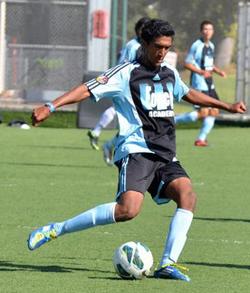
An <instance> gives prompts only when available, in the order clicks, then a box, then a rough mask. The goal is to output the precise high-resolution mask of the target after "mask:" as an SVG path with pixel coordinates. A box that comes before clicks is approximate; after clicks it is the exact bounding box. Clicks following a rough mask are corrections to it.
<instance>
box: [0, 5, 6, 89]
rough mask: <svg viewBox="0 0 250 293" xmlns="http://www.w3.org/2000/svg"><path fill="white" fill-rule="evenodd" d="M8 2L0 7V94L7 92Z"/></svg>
mask: <svg viewBox="0 0 250 293" xmlns="http://www.w3.org/2000/svg"><path fill="white" fill-rule="evenodd" d="M5 33H6V2H5V1H1V6H0V93H1V92H3V91H4V90H5V69H6V67H5V52H6V36H5Z"/></svg>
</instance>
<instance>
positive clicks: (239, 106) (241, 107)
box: [230, 102, 247, 114]
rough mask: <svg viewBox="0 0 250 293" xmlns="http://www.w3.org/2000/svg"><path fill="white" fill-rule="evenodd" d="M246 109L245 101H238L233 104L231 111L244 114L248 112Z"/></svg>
mask: <svg viewBox="0 0 250 293" xmlns="http://www.w3.org/2000/svg"><path fill="white" fill-rule="evenodd" d="M246 109H247V108H246V105H245V104H244V103H243V102H238V103H235V104H232V105H231V108H230V112H231V113H241V114H243V113H245V112H246Z"/></svg>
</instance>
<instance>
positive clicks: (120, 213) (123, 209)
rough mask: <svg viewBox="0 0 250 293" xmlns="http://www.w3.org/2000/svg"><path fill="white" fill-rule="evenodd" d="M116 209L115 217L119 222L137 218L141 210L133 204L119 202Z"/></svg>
mask: <svg viewBox="0 0 250 293" xmlns="http://www.w3.org/2000/svg"><path fill="white" fill-rule="evenodd" d="M116 207H117V208H116V211H115V219H116V221H117V222H124V221H129V220H132V219H133V218H135V217H136V216H137V215H138V214H139V212H140V210H139V209H137V208H135V207H133V206H125V205H119V204H117V206H116Z"/></svg>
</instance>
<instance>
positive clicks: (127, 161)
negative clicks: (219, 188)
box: [116, 153, 189, 204]
mask: <svg viewBox="0 0 250 293" xmlns="http://www.w3.org/2000/svg"><path fill="white" fill-rule="evenodd" d="M116 165H117V166H118V169H119V181H118V190H117V195H116V200H118V198H119V197H120V195H121V194H122V193H124V192H126V191H129V190H133V191H138V192H141V193H143V194H144V193H145V192H146V191H148V192H149V193H150V194H151V196H152V198H153V200H154V201H155V202H156V203H157V204H163V203H167V202H169V201H170V199H168V198H164V196H163V192H162V191H163V190H165V188H166V187H167V185H168V184H169V183H170V182H171V181H173V180H174V179H176V178H179V177H188V178H189V176H188V175H187V173H186V171H185V170H184V169H183V168H182V166H181V164H180V163H179V161H173V162H167V161H166V160H164V159H162V158H160V157H159V156H157V155H155V154H150V153H135V154H129V155H128V156H126V157H125V158H123V159H121V160H120V161H118V162H117V163H116Z"/></svg>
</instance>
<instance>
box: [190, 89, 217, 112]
mask: <svg viewBox="0 0 250 293" xmlns="http://www.w3.org/2000/svg"><path fill="white" fill-rule="evenodd" d="M201 92H202V93H203V94H205V95H208V96H209V97H211V98H214V99H216V100H219V96H218V94H217V92H216V90H215V89H211V90H209V91H201ZM194 108H195V109H200V108H209V107H201V106H198V105H194Z"/></svg>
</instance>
